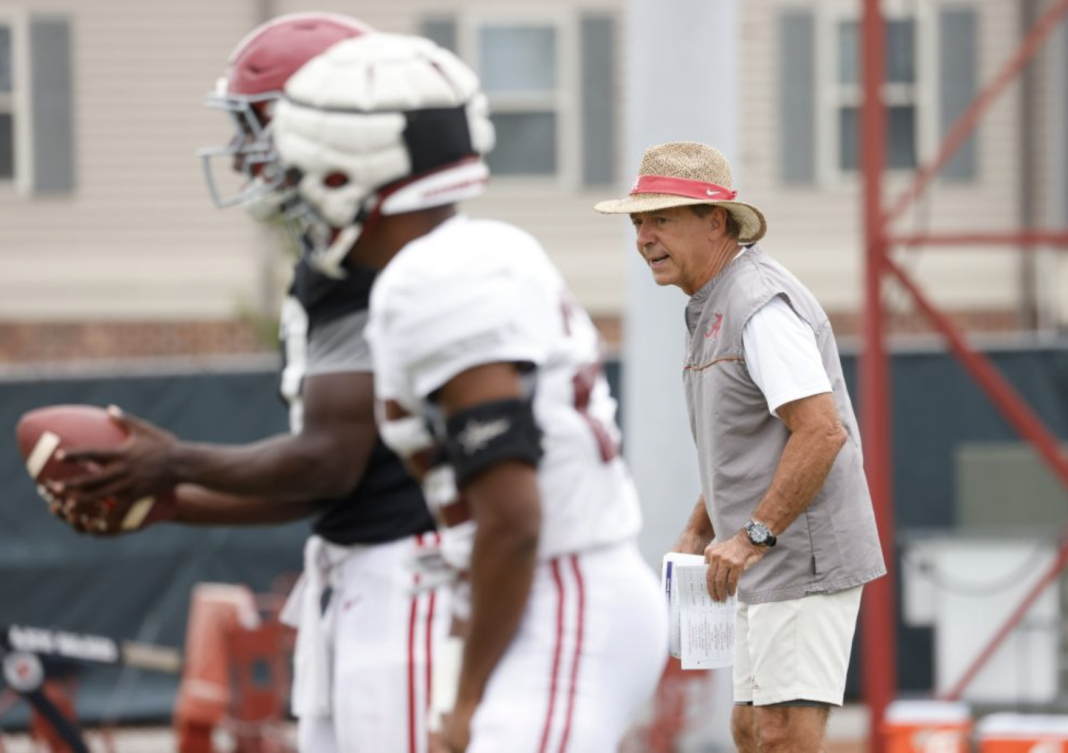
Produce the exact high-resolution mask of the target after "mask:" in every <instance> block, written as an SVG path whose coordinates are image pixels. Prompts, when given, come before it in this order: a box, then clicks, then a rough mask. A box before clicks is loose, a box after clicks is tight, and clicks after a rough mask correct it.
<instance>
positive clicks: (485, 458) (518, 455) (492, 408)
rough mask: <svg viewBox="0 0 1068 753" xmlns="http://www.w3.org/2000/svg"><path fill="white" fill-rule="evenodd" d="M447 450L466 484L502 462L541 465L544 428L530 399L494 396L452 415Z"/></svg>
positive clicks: (461, 482)
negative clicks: (542, 430)
mask: <svg viewBox="0 0 1068 753" xmlns="http://www.w3.org/2000/svg"><path fill="white" fill-rule="evenodd" d="M445 434H446V450H447V452H448V456H449V462H450V463H451V464H452V467H453V471H454V472H455V473H456V482H457V484H459V485H460V486H463V485H464V484H466V483H467V482H469V481H470V480H471V479H473V478H474V477H475V476H477V475H478V474H479V473H482V472H483V471H485V470H486V469H487V468H491V467H492V466H494V465H497V464H498V463H503V462H505V461H509V460H518V461H520V462H524V463H529V464H530V465H532V466H537V465H538V460H540V459H541V455H542V452H541V430H540V429H539V428H538V425H537V423H536V422H535V421H534V407H533V404H532V403H531V401H530V400H521V399H511V400H494V401H492V402H488V403H479V404H478V405H473V406H471V407H470V408H465V409H464V410H462V411H460V412H458V413H455V414H454V415H452V416H449V418H448V420H447V421H446V422H445Z"/></svg>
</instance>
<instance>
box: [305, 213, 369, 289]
mask: <svg viewBox="0 0 1068 753" xmlns="http://www.w3.org/2000/svg"><path fill="white" fill-rule="evenodd" d="M362 232H363V223H354V224H352V225H349V226H348V227H346V228H343V229H341V230H339V231H338V234H337V237H336V238H334V240H333V242H331V243H330V245H329V246H327V247H326V248H323V249H321V250H316V251H315V252H314V253H313V254H312V256H311V262H312V264H314V265H315V268H316V269H318V270H319V271H320V272H322V273H323V274H324V275H326V276H327V277H332V278H334V279H335V280H343V279H345V278H346V277H348V272H346V271H345V258H346V257H347V256H348V255H349V251H351V250H352V247H353V245H354V244H355V243H356V239H357V238H359V237H360V233H362Z"/></svg>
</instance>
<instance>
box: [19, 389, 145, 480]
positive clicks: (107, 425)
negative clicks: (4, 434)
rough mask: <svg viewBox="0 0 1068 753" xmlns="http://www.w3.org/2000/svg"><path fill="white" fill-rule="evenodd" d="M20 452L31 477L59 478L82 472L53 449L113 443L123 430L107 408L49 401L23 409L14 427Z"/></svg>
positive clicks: (110, 444) (123, 436) (119, 439)
mask: <svg viewBox="0 0 1068 753" xmlns="http://www.w3.org/2000/svg"><path fill="white" fill-rule="evenodd" d="M15 436H16V437H17V438H18V442H19V452H20V453H21V454H22V458H23V460H25V461H26V469H27V470H28V471H29V472H30V476H31V477H33V480H34V481H37V482H42V481H61V480H63V479H65V478H69V477H71V476H75V475H79V474H82V473H85V468H83V467H81V466H79V465H77V464H75V463H64V462H62V461H60V460H57V459H56V450H58V449H59V448H60V447H62V448H64V449H74V448H75V447H114V446H116V445H119V444H121V443H122V442H123V440H125V439H126V432H125V431H124V430H123V428H122V427H121V426H119V424H117V423H116V422H115V421H113V420H112V419H111V417H110V416H109V415H108V412H107V411H106V410H104V409H103V408H98V407H96V406H95V405H52V406H49V407H47V408H38V409H37V410H32V411H30V412H29V413H26V414H24V415H23V416H22V418H20V419H19V423H18V426H16V427H15Z"/></svg>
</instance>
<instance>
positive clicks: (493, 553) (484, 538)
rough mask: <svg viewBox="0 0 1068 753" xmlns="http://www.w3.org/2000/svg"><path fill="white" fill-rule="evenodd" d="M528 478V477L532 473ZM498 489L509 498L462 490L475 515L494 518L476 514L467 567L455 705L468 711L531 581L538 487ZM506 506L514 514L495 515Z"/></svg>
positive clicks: (512, 629) (516, 623)
mask: <svg viewBox="0 0 1068 753" xmlns="http://www.w3.org/2000/svg"><path fill="white" fill-rule="evenodd" d="M494 472H495V471H489V472H488V473H487V475H490V474H493V473H494ZM530 476H531V478H533V473H531V474H530ZM501 486H503V485H498V488H497V490H496V491H498V492H500V491H503V492H504V493H505V494H506V495H509V496H510V499H509V496H505V497H502V496H500V494H492V495H485V496H482V495H479V494H478V493H477V492H472V490H467V496H468V498H469V500H470V502H471V504H472V506H473V507H474V508H475V510H476V511H478V510H486V511H489V510H492V511H493V514H492V515H482V516H480V515H478V513H477V512H476V518H477V519H478V528H477V529H476V533H475V542H474V547H473V550H472V554H471V567H470V573H471V575H470V577H471V620H470V623H469V625H468V633H467V639H466V641H465V648H464V660H463V668H462V671H461V675H460V686H459V691H458V694H457V703H458V705H463V704H468V705H469V706H472V707H473V706H475V705H477V704H478V702H479V701H480V700H481V698H482V693H483V691H484V690H485V687H486V683H487V681H488V680H489V676H490V674H491V673H492V672H493V669H494V667H496V666H497V663H498V662H499V661H500V658H501V656H502V655H503V654H504V652H505V650H506V649H507V648H508V644H509V643H510V642H511V640H512V637H513V636H514V635H515V631H516V629H517V628H518V626H519V622H520V620H521V618H522V615H523V611H524V609H526V605H527V601H528V599H529V598H530V589H531V584H532V583H533V580H534V567H535V563H536V560H537V552H538V531H539V528H540V515H539V512H538V511H539V509H540V501H539V499H538V492H537V486H536V484H535V483H533V481H531V482H530V483H529V484H524V485H519V486H512V487H511V488H510V489H501V488H500V487H501ZM483 488H484V487H483ZM480 496H482V498H481V499H479V497H480ZM505 500H508V501H507V503H505ZM502 503H504V504H502ZM506 506H507V507H508V508H510V510H511V511H513V512H516V513H518V514H514V515H510V514H499V511H500V510H501V509H502V508H504V507H506Z"/></svg>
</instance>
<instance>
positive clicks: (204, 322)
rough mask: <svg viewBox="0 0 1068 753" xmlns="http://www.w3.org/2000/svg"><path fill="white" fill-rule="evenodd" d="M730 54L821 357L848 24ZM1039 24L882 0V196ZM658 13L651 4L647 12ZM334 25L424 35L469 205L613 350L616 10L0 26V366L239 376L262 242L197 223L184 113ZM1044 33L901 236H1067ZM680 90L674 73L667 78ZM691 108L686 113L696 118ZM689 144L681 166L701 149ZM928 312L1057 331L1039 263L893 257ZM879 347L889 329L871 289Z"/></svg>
mask: <svg viewBox="0 0 1068 753" xmlns="http://www.w3.org/2000/svg"><path fill="white" fill-rule="evenodd" d="M739 5H740V11H741V23H740V27H741V28H740V29H738V30H735V31H728V32H724V31H723V30H716V29H707V30H704V29H695V30H694V36H693V38H692V39H686V40H680V45H689V46H700V45H702V44H714V43H715V39H716V35H717V34H721V33H739V34H740V39H741V49H742V55H741V59H740V60H739V61H738V65H737V69H736V70H735V71H733V72H725V75H736V76H739V77H740V82H741V86H740V91H741V92H742V94H741V96H740V101H739V102H738V106H737V108H736V109H735V111H734V112H726V113H725V114H724V117H736V118H738V119H739V121H740V133H741V134H742V137H741V154H740V155H739V156H738V157H737V158H736V170H737V172H738V173H739V175H740V178H741V180H740V188H741V191H742V193H743V195H744V197H745V198H746V199H748V200H749V201H752V202H754V203H756V204H758V205H760V206H761V207H762V209H763V210H764V211H765V213H766V214H767V216H768V218H769V226H770V230H769V233H768V236H767V239H766V241H764V242H763V246H764V248H765V250H766V251H767V252H769V253H771V254H772V255H774V256H776V257H777V258H779V259H780V260H781V261H783V262H784V263H785V264H787V266H789V267H790V268H791V269H792V270H794V271H795V272H796V273H797V274H798V276H799V277H801V279H802V280H804V281H805V282H806V283H807V284H808V285H809V286H810V287H811V288H812V289H813V290H814V292H815V293H816V294H817V296H818V297H819V298H820V300H821V301H822V302H823V303H824V305H825V307H826V308H827V309H828V310H829V311H830V312H832V314H833V316H834V318H835V321H836V326H838V327H839V329H841V330H842V331H843V332H849V331H851V330H853V329H855V320H856V317H857V313H858V312H859V311H860V309H861V307H862V270H863V268H862V264H863V258H864V255H863V238H862V217H861V204H862V195H861V180H860V176H859V172H858V164H857V162H858V157H857V154H858V150H857V141H858V138H859V137H858V133H859V104H860V98H861V94H860V88H859V80H860V71H859V54H858V51H859V45H860V37H859V31H858V29H859V15H860V12H861V6H862V3H861V2H859V0H819V2H816V0H745V1H744V2H741V3H739ZM1052 5H1053V3H1052V1H1051V0H1024V1H1023V2H1020V3H1006V2H1003V1H1002V0H945V1H944V2H943V1H941V0H930V1H925V2H916V1H915V0H884V3H883V6H884V13H885V15H886V18H887V22H888V23H887V37H886V46H887V56H886V75H887V81H886V84H885V86H884V89H883V97H884V101H885V103H886V105H887V108H888V109H887V117H888V121H887V122H888V129H887V130H888V134H887V167H888V171H887V173H886V176H885V182H884V185H885V188H886V193H887V196H888V197H891V198H892V197H895V196H896V195H897V194H899V193H900V192H901V191H903V190H904V189H905V188H906V187H907V185H908V184H909V183H910V181H911V179H912V177H913V176H914V174H915V171H916V169H917V168H918V167H919V166H920V165H922V164H923V162H924V161H925V160H927V159H929V158H930V157H931V156H932V155H933V153H934V151H935V150H936V148H937V146H938V143H939V142H940V140H941V138H942V137H943V135H944V134H945V133H947V132H948V130H949V128H950V127H951V126H952V124H953V122H954V121H955V119H956V118H957V117H958V116H959V115H960V114H961V113H962V112H964V110H965V108H966V107H967V106H968V104H969V103H970V102H971V100H972V99H973V98H974V96H975V95H976V94H977V93H978V92H979V91H980V90H981V89H982V87H983V86H984V85H986V84H987V83H988V82H989V81H991V80H992V79H993V78H994V77H995V76H996V75H997V73H998V71H999V70H1000V69H1001V68H1002V66H1004V65H1005V63H1006V62H1007V61H1008V60H1009V58H1010V57H1011V56H1012V55H1013V54H1014V51H1015V50H1016V48H1017V46H1018V44H1019V42H1020V40H1021V38H1022V35H1023V33H1024V32H1025V30H1026V29H1027V28H1028V27H1029V25H1030V21H1032V20H1034V19H1036V18H1039V17H1040V16H1041V14H1042V13H1043V12H1044V11H1045V10H1046V9H1047V8H1049V7H1050V6H1052ZM664 7H665V12H670V11H671V3H670V2H668V3H665V6H664ZM305 10H329V11H335V12H343V13H351V14H354V15H358V16H359V17H360V18H361V19H362V20H364V21H366V22H368V23H370V24H371V25H373V26H376V27H378V28H381V29H385V30H390V31H399V32H416V33H423V34H426V35H428V36H431V37H432V38H434V39H436V40H438V41H439V42H440V43H442V44H445V45H447V46H449V47H451V48H452V49H454V50H455V51H456V52H457V53H458V54H459V55H460V56H461V57H463V58H464V59H465V60H467V61H468V62H469V63H470V64H471V65H472V66H473V67H474V68H475V69H476V70H477V71H478V72H479V74H480V76H481V77H482V80H483V83H484V86H485V88H486V90H487V92H488V94H489V96H490V100H491V105H492V109H493V112H494V119H495V122H496V126H497V129H498V136H499V145H498V148H497V149H496V150H495V151H494V153H493V154H492V155H491V156H490V164H491V167H492V168H493V171H494V176H495V177H494V180H493V182H492V184H491V185H492V187H491V190H490V191H489V192H488V194H487V195H486V196H485V197H483V198H480V199H479V200H477V201H475V202H472V203H471V204H470V205H469V207H468V211H469V212H470V213H471V214H473V215H477V216H494V217H499V218H503V219H506V220H509V221H512V222H515V223H516V224H518V225H520V226H522V227H524V228H526V229H527V230H529V231H531V232H532V233H534V234H535V235H537V236H538V237H539V238H541V240H542V241H543V242H544V243H545V245H546V247H547V248H548V249H549V252H550V254H551V255H552V256H553V258H554V260H555V261H556V263H557V264H558V266H559V267H560V268H561V270H562V271H563V273H564V275H565V276H566V277H567V279H568V281H569V283H570V285H571V286H572V288H573V290H574V291H575V293H576V295H577V297H578V298H579V299H580V300H581V301H582V302H583V303H584V304H585V305H586V307H587V308H588V309H589V310H590V311H591V313H593V314H594V315H595V317H596V318H597V320H598V322H599V324H600V325H601V326H602V329H603V330H604V332H605V334H606V335H607V336H608V338H609V340H618V338H619V337H620V336H621V332H620V327H619V320H620V316H621V313H622V311H623V309H624V307H625V301H624V295H625V291H624V288H625V285H624V274H625V263H624V262H625V254H627V253H632V251H631V250H630V249H628V248H627V246H626V244H625V243H624V242H623V241H622V240H621V238H622V236H621V233H620V232H619V229H618V228H615V227H613V226H612V225H611V223H608V222H606V221H605V220H604V219H603V218H601V217H599V216H598V215H596V214H595V213H594V212H593V210H592V204H593V203H594V202H595V201H597V200H599V199H602V198H605V197H608V196H614V195H615V194H616V193H618V192H619V191H620V190H621V188H622V187H623V186H625V185H626V183H627V180H628V176H630V175H631V174H632V173H633V171H634V170H635V168H636V165H628V164H621V161H622V160H621V147H620V145H621V143H622V141H623V135H624V134H622V133H621V132H620V131H621V123H623V122H624V118H623V117H622V114H623V109H624V107H625V102H624V92H625V87H624V82H623V81H622V80H621V78H622V75H623V74H622V71H623V69H624V66H623V64H622V61H623V60H624V56H625V55H626V50H625V49H624V48H623V40H624V39H625V38H634V37H633V35H625V34H624V29H625V24H626V23H627V14H626V0H539V2H537V3H533V2H529V3H528V2H507V3H504V2H476V1H475V0H456V2H454V3H452V4H450V5H448V6H447V7H443V4H441V3H438V2H433V1H432V0H391V1H390V2H379V1H376V0H365V2H361V3H354V2H351V0H349V1H347V2H345V1H341V0H330V1H329V2H309V1H308V0H274V1H273V2H272V1H270V0H228V1H227V2H226V3H218V2H209V0H185V2H182V3H164V2H162V1H161V0H94V1H93V2H92V3H86V2H83V1H82V0H21V1H18V0H16V1H12V0H2V1H0V362H2V361H12V360H42V359H43V360H55V359H62V358H70V357H87V356H94V355H96V356H99V355H105V356H122V355H163V354H180V353H186V352H190V353H191V352H244V351H249V350H257V349H263V348H269V347H271V346H270V344H269V342H270V339H271V337H270V334H267V335H264V334H263V332H267V333H269V332H270V330H271V321H272V319H273V316H274V312H275V311H276V309H277V305H278V302H279V298H280V295H281V291H282V290H283V289H284V287H285V283H286V269H287V266H288V264H287V262H286V259H285V253H284V250H283V246H284V245H285V244H284V243H282V242H281V241H280V239H279V238H277V237H275V235H273V234H272V232H271V231H269V230H268V229H266V228H263V227H259V226H256V225H255V224H253V223H252V222H250V221H249V220H248V219H247V218H246V217H244V216H243V215H242V213H241V212H240V211H236V210H231V211H219V210H216V209H215V208H214V207H213V206H212V204H211V202H210V200H209V198H208V195H207V192H206V190H205V187H204V181H203V177H202V173H201V166H200V163H199V161H198V159H197V157H196V151H197V149H198V148H201V147H205V146H212V145H221V144H223V143H225V142H226V141H228V139H229V137H230V134H229V133H228V129H229V123H228V120H227V119H226V118H225V117H224V116H223V115H222V114H220V113H218V112H214V111H211V110H209V109H207V108H204V107H202V106H201V101H202V98H203V96H204V94H206V93H207V92H208V91H209V90H210V89H211V88H212V86H213V84H214V81H215V80H216V78H217V77H218V76H219V75H220V74H221V73H222V72H223V70H224V66H225V61H226V58H227V55H228V53H229V51H230V50H231V49H232V47H233V46H234V44H235V43H236V41H237V40H238V39H240V38H241V37H242V36H243V35H244V33H246V32H247V31H248V30H249V29H251V28H252V27H254V26H256V25H257V24H259V23H261V22H262V21H264V20H266V19H268V18H270V17H272V16H274V15H277V14H279V13H286V12H292V11H305ZM1066 48H1068V22H1066V21H1064V20H1063V19H1062V21H1061V22H1060V25H1059V27H1058V28H1057V29H1056V31H1055V32H1054V33H1053V34H1052V35H1051V37H1050V39H1049V40H1048V41H1047V44H1046V45H1045V46H1044V47H1043V49H1042V51H1041V52H1040V53H1039V55H1038V56H1037V57H1036V59H1035V62H1034V63H1033V64H1032V65H1031V66H1030V68H1029V69H1028V75H1027V76H1026V77H1022V78H1018V79H1017V80H1016V81H1014V82H1013V83H1012V84H1011V85H1010V86H1009V87H1008V89H1007V90H1006V91H1005V93H1004V94H1003V96H1001V97H1000V98H999V99H998V100H997V101H996V102H995V103H994V105H993V106H992V107H991V108H990V111H989V113H988V115H987V117H985V118H984V119H983V120H982V121H981V122H980V124H979V126H978V128H977V129H976V130H975V132H974V133H973V135H972V136H971V137H970V138H969V139H968V141H967V142H966V143H965V145H964V147H963V148H962V149H961V150H960V151H959V152H958V154H957V155H956V156H955V157H954V159H953V160H952V161H951V162H950V163H949V165H948V166H947V168H946V170H945V171H944V172H943V173H942V175H941V176H940V177H939V178H938V179H937V180H936V181H935V182H934V184H933V185H932V186H931V188H930V189H929V190H928V191H927V192H926V193H925V194H924V195H923V197H922V198H921V200H920V201H919V202H918V203H917V204H916V205H915V206H914V207H913V208H912V209H910V211H909V212H907V213H906V214H905V215H904V216H903V217H902V218H901V219H900V220H899V222H898V223H897V225H896V227H897V229H899V230H901V231H902V232H926V231H932V232H985V231H999V230H1000V231H1008V230H1012V229H1016V228H1019V227H1021V226H1027V225H1029V226H1032V227H1035V228H1046V229H1049V228H1056V227H1059V228H1064V227H1065V226H1068V188H1066V182H1068V147H1066V146H1065V136H1064V134H1065V133H1066V132H1068V81H1066V79H1068V74H1066V71H1068V53H1066ZM679 75H685V72H684V71H680V72H679ZM695 96H703V94H702V93H701V92H695ZM693 138H694V139H697V140H700V139H701V134H700V133H694V134H693ZM902 260H903V263H904V264H905V266H906V267H907V268H909V269H910V270H911V271H913V272H914V274H915V275H916V277H917V279H918V280H919V282H920V283H921V285H922V286H923V287H924V289H925V290H927V291H928V292H929V293H930V295H931V297H932V298H933V299H934V300H935V301H936V302H937V303H939V304H941V305H943V306H945V307H947V308H948V309H949V310H951V312H953V313H954V315H955V316H956V317H957V318H958V319H960V320H961V321H963V322H965V323H966V324H967V325H968V326H969V327H970V328H971V329H973V330H976V329H980V330H981V329H991V328H993V329H1006V328H1008V329H1012V328H1016V327H1018V326H1020V325H1021V324H1022V325H1024V326H1038V327H1040V328H1042V329H1044V330H1045V331H1047V332H1056V331H1058V330H1059V329H1061V328H1063V327H1064V326H1065V324H1068V300H1066V295H1065V294H1064V293H1063V292H1062V291H1064V290H1066V289H1068V266H1066V263H1065V261H1064V260H1063V259H1062V258H1061V255H1059V254H1057V253H1055V252H1052V251H1044V250H1040V251H1039V252H1037V253H1029V254H1025V253H1011V252H1004V251H997V250H987V249H974V248H973V249H968V248H960V249H953V250H924V251H908V252H903V256H902ZM886 302H887V305H888V306H889V308H890V309H891V310H892V311H895V312H897V314H898V317H897V325H896V326H897V328H898V331H905V330H907V329H908V328H909V327H910V326H912V325H911V322H912V321H913V316H912V311H911V308H910V305H909V302H908V300H907V297H906V296H905V294H904V293H901V292H900V291H894V290H892V289H891V290H888V291H887V296H886Z"/></svg>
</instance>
